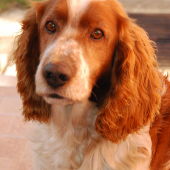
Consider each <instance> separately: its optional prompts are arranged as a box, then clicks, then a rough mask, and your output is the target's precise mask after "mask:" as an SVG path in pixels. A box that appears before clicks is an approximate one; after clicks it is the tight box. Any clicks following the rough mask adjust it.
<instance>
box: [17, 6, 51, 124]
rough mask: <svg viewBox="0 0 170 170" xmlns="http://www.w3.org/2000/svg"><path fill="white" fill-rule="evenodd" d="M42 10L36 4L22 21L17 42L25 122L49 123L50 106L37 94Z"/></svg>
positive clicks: (19, 84)
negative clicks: (38, 18) (39, 24)
mask: <svg viewBox="0 0 170 170" xmlns="http://www.w3.org/2000/svg"><path fill="white" fill-rule="evenodd" d="M42 8H43V5H42V3H35V7H33V8H32V9H31V10H30V11H28V12H27V14H26V15H25V18H24V20H23V21H22V33H21V34H20V35H19V36H18V37H17V40H16V41H17V44H16V45H17V46H16V50H15V51H14V62H15V64H16V69H17V79H18V84H17V87H18V92H19V93H20V96H21V99H22V102H23V115H24V117H25V120H38V121H40V122H41V121H43V122H48V119H49V113H50V106H49V105H48V104H47V103H45V101H44V100H43V99H42V98H41V97H39V96H38V95H37V94H36V93H35V73H36V70H37V66H38V63H39V35H38V24H37V11H38V12H41V11H42ZM38 9H39V10H38Z"/></svg>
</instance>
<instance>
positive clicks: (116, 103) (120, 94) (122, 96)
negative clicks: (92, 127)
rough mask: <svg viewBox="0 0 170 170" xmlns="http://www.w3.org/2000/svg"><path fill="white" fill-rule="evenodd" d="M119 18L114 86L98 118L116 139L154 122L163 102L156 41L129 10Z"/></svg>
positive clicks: (108, 135) (99, 127)
mask: <svg viewBox="0 0 170 170" xmlns="http://www.w3.org/2000/svg"><path fill="white" fill-rule="evenodd" d="M117 21H118V34H119V35H118V38H119V42H118V46H117V49H116V50H117V51H116V53H117V54H116V57H115V61H114V66H113V70H112V79H111V83H112V87H111V89H110V91H109V93H108V96H107V98H106V100H105V103H104V105H103V107H102V109H101V110H100V112H99V115H98V117H97V119H96V130H97V132H98V133H99V134H100V135H102V136H104V137H106V138H108V139H109V140H111V141H113V142H119V141H120V140H122V139H123V140H124V139H125V138H126V137H127V135H128V134H132V133H134V132H137V131H138V130H139V129H140V128H142V127H143V126H145V125H147V124H148V123H149V122H151V121H153V120H154V118H155V116H156V114H159V108H160V102H161V97H160V94H159V91H160V89H161V83H160V79H159V76H158V71H157V69H158V66H157V62H156V56H155V50H154V48H153V42H152V41H151V40H149V38H148V36H147V34H146V32H145V31H144V30H143V29H142V28H140V27H139V26H137V25H136V24H135V23H134V22H133V21H132V20H131V19H130V18H128V16H127V15H126V14H125V13H123V14H119V15H117Z"/></svg>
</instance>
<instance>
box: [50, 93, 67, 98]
mask: <svg viewBox="0 0 170 170" xmlns="http://www.w3.org/2000/svg"><path fill="white" fill-rule="evenodd" d="M47 97H49V98H53V99H64V97H62V96H60V95H58V94H56V93H52V94H49V95H47Z"/></svg>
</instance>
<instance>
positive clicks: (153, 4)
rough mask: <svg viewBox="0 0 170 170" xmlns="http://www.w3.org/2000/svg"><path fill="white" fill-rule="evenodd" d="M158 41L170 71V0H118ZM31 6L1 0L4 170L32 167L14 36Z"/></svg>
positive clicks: (0, 163)
mask: <svg viewBox="0 0 170 170" xmlns="http://www.w3.org/2000/svg"><path fill="white" fill-rule="evenodd" d="M118 1H119V2H121V3H122V5H123V7H124V8H125V10H126V11H127V13H129V15H130V16H131V17H132V18H135V19H136V22H137V23H138V24H139V25H140V26H141V27H143V28H144V29H145V30H146V31H147V32H148V34H149V37H150V38H151V39H152V40H153V41H155V42H156V43H157V47H158V53H157V56H158V63H159V67H160V69H161V71H162V72H164V74H168V73H169V75H170V0H118ZM27 10H28V6H27V1H26V0H0V170H31V169H32V166H31V165H32V150H31V148H32V145H31V143H30V142H29V141H28V140H27V139H26V137H25V131H26V129H27V127H31V126H32V124H31V123H24V122H23V118H22V116H21V108H22V104H21V100H20V97H19V95H18V94H17V90H16V83H17V80H16V70H15V65H13V64H12V51H13V42H14V37H15V36H16V35H17V33H18V32H19V31H20V28H21V27H20V24H19V22H20V21H21V20H22V18H23V16H24V15H25V13H26V12H27Z"/></svg>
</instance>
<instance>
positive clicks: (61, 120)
mask: <svg viewBox="0 0 170 170" xmlns="http://www.w3.org/2000/svg"><path fill="white" fill-rule="evenodd" d="M98 112H99V110H98V109H97V107H96V104H95V103H93V102H91V101H89V100H86V101H83V102H76V103H73V104H70V105H52V107H51V123H52V124H53V125H54V126H56V127H58V128H65V129H70V128H74V129H76V128H78V129H79V128H81V127H86V128H88V127H89V126H90V127H93V128H94V129H95V127H94V126H95V120H96V117H97V115H98Z"/></svg>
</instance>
